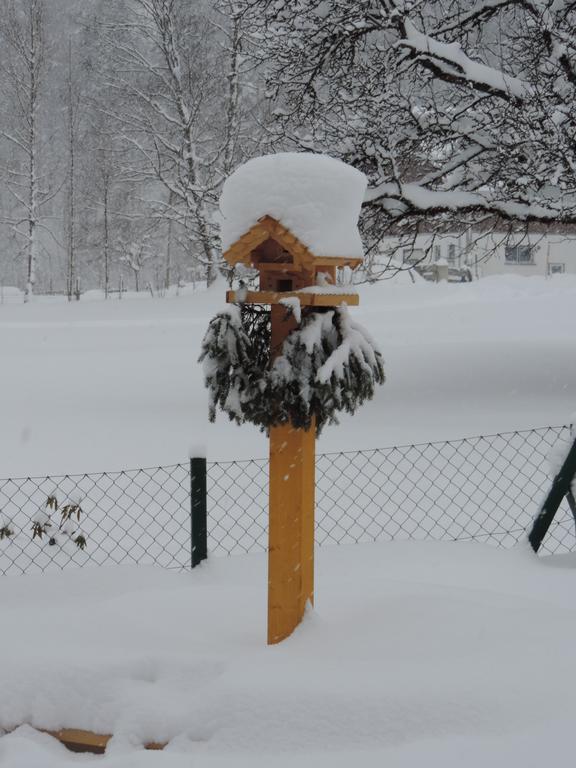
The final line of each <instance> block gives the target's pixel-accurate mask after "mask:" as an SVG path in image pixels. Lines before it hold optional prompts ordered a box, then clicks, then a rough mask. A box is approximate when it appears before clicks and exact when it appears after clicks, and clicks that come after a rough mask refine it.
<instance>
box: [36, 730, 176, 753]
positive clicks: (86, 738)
mask: <svg viewBox="0 0 576 768" xmlns="http://www.w3.org/2000/svg"><path fill="white" fill-rule="evenodd" d="M36 730H38V731H40V732H41V733H47V734H48V735H49V736H53V737H54V738H55V739H58V741H59V742H61V743H62V744H64V746H65V747H67V748H68V749H70V750H71V751H72V752H92V753H93V754H103V753H104V752H105V751H106V747H107V746H108V742H109V741H110V739H111V738H112V736H111V735H109V734H102V733H94V732H93V731H84V730H82V729H80V728H61V729H60V730H57V731H51V730H48V729H46V728H37V729H36ZM165 746H166V744H160V743H157V742H150V743H148V744H145V745H144V749H148V750H161V749H164V747H165Z"/></svg>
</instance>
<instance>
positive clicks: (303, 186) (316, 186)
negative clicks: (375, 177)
mask: <svg viewBox="0 0 576 768" xmlns="http://www.w3.org/2000/svg"><path fill="white" fill-rule="evenodd" d="M366 186H367V180H366V177H365V176H364V174H363V173H361V172H360V171H357V170H356V169H355V168H352V167H351V166H350V165H347V164H346V163H342V162H341V161H340V160H335V159H334V158H332V157H328V155H315V154H312V153H308V152H301V153H296V152H283V153H279V154H276V155H266V156H264V157H257V158H254V159H253V160H249V161H248V162H247V163H245V164H244V165H241V166H240V167H239V168H237V169H236V170H235V171H234V173H233V174H232V175H231V176H230V177H229V178H228V179H227V180H226V182H225V183H224V188H223V190H222V196H221V197H220V211H221V213H222V232H221V234H222V248H223V250H224V251H226V250H227V249H228V248H229V247H230V246H231V245H233V244H234V243H235V242H236V241H237V240H238V239H239V238H240V237H241V236H242V235H244V234H245V233H246V232H248V230H249V229H250V228H251V227H253V226H254V224H256V222H257V221H258V219H260V218H262V217H263V216H266V215H268V216H272V217H273V218H274V219H276V220H277V221H279V222H280V223H281V224H283V225H284V226H285V227H286V228H287V229H289V230H290V231H291V232H292V234H293V235H295V236H296V237H297V238H298V239H299V240H300V242H301V243H303V244H304V245H305V246H307V247H308V248H309V250H310V251H312V253H313V254H314V255H315V256H345V257H347V258H357V257H359V258H362V256H363V248H362V241H361V239H360V234H359V232H358V216H359V214H360V206H361V205H362V200H363V198H364V193H365V191H366Z"/></svg>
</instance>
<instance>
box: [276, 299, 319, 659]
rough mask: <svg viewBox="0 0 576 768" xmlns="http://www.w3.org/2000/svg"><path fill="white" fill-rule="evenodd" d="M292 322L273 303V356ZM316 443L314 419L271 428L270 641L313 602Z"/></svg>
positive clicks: (291, 628)
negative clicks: (306, 426)
mask: <svg viewBox="0 0 576 768" xmlns="http://www.w3.org/2000/svg"><path fill="white" fill-rule="evenodd" d="M295 327H296V321H295V319H294V316H293V315H289V316H288V317H287V316H286V313H285V311H284V308H283V307H282V306H279V305H273V306H272V341H271V345H272V349H271V356H272V358H274V357H275V356H276V355H277V354H278V353H279V352H280V350H281V348H282V343H283V341H284V339H285V338H286V337H287V335H288V334H289V333H290V331H291V330H293V329H294V328H295ZM315 443H316V428H315V424H314V423H313V424H312V425H311V427H310V429H309V430H303V429H296V428H295V427H293V426H292V425H291V424H284V425H281V426H278V427H272V428H271V429H270V515H269V529H268V537H269V546H268V644H269V645H272V644H275V643H279V642H281V641H282V640H284V639H285V638H287V637H288V636H289V635H291V634H292V632H293V631H294V630H295V629H296V627H297V626H298V624H299V623H300V622H301V621H302V617H303V616H304V612H305V610H306V605H307V604H308V603H311V604H313V602H314V490H315V458H314V453H315Z"/></svg>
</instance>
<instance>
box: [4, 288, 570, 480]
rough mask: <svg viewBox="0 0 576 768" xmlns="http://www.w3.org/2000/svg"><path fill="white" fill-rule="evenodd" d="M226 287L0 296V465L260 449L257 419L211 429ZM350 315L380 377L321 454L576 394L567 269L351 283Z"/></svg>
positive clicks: (540, 420) (485, 425)
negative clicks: (105, 297) (212, 324)
mask: <svg viewBox="0 0 576 768" xmlns="http://www.w3.org/2000/svg"><path fill="white" fill-rule="evenodd" d="M224 294H225V285H223V284H219V285H215V286H214V287H212V288H211V289H210V290H209V291H205V290H203V291H198V292H196V293H189V294H187V295H181V296H180V297H178V298H176V297H174V298H166V299H151V298H149V297H148V298H146V297H145V296H143V295H142V296H140V297H139V298H138V299H134V298H132V299H126V300H123V301H118V300H112V301H108V302H103V301H81V302H79V303H72V304H70V305H69V304H68V303H67V302H66V301H59V300H54V301H46V300H39V301H38V302H37V303H34V304H32V305H29V306H23V305H14V304H5V305H0V361H1V365H2V369H1V378H0V387H1V391H2V397H1V398H0V427H1V428H0V477H9V476H22V475H24V476H28V475H43V474H46V473H72V472H91V471H99V470H103V469H122V468H126V467H137V466H153V465H159V464H170V463H175V462H181V461H186V458H187V456H188V451H189V449H190V447H191V446H203V447H205V448H206V449H207V452H208V456H209V458H212V459H225V458H246V457H262V456H266V455H267V441H266V439H265V437H264V436H263V435H262V434H260V433H259V432H258V430H257V429H256V428H253V427H250V426H244V427H241V428H240V427H237V426H235V425H234V424H231V423H229V422H227V421H226V419H225V417H219V418H218V420H217V423H216V424H215V425H208V423H207V410H208V401H207V395H206V392H205V390H204V387H203V382H202V370H201V366H200V365H198V364H197V362H196V361H197V358H198V355H199V351H200V342H201V339H202V336H203V334H204V332H205V330H206V326H207V324H208V321H209V319H210V318H211V317H212V316H213V315H214V314H215V313H216V312H217V311H218V310H219V309H220V308H221V307H222V306H223V303H224ZM360 301H361V306H360V307H358V308H353V309H351V314H352V317H353V318H355V319H357V320H358V321H359V322H360V323H362V325H364V326H365V327H366V328H367V329H368V331H369V332H370V333H371V334H372V335H373V336H374V337H375V339H376V341H377V342H378V343H379V345H380V347H381V349H382V352H383V354H384V361H385V370H386V376H387V382H386V384H385V385H384V386H383V387H381V388H379V391H378V392H377V394H376V398H375V400H374V401H373V402H372V403H369V404H367V405H365V406H363V408H362V409H361V410H360V411H359V412H358V414H356V416H355V417H354V418H353V419H350V418H347V417H342V423H341V426H340V427H336V428H333V427H329V428H326V430H325V432H324V434H323V436H322V438H321V439H320V441H319V444H318V450H319V451H328V450H330V451H334V450H336V451H337V450H354V449H361V448H376V447H385V446H390V445H395V444H405V443H410V442H423V441H428V440H442V439H449V438H457V437H463V436H466V435H474V434H482V433H483V434H486V433H491V432H498V431H506V430H510V429H523V428H529V427H533V426H544V425H550V424H554V425H555V424H562V423H565V420H566V418H567V416H568V414H570V413H571V412H572V411H574V408H575V406H576V334H575V333H574V329H575V328H576V278H574V277H570V276H568V275H565V276H560V275H559V276H554V277H553V278H552V279H550V280H545V279H543V278H515V277H513V276H508V277H500V278H487V279H484V280H480V281H479V282H477V283H470V284H462V285H447V284H443V285H442V284H440V285H435V284H431V283H426V282H423V281H420V282H418V283H417V284H415V285H413V284H412V283H411V281H410V279H409V277H408V276H407V275H405V274H404V275H402V276H401V279H397V280H389V281H384V282H382V283H378V284H376V285H373V286H360Z"/></svg>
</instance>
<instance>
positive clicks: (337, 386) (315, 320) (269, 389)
mask: <svg viewBox="0 0 576 768" xmlns="http://www.w3.org/2000/svg"><path fill="white" fill-rule="evenodd" d="M287 311H289V310H287ZM200 361H201V362H202V363H203V365H204V376H205V383H206V386H207V388H208V390H209V393H210V406H209V418H210V420H211V421H214V420H215V418H216V411H217V410H218V408H220V409H221V410H222V411H224V413H226V414H227V415H228V417H229V418H230V419H231V420H232V421H235V422H236V423H237V424H243V423H245V422H249V423H252V424H256V425H257V426H259V427H260V428H261V429H263V430H267V429H269V428H270V427H272V426H278V425H281V424H288V423H291V424H292V425H293V426H294V427H296V428H299V429H309V428H310V426H311V424H312V423H313V421H315V424H316V430H317V433H318V434H319V433H320V432H321V431H322V429H323V427H324V426H325V425H326V424H337V423H338V413H340V412H341V411H345V412H347V413H351V414H352V413H354V412H355V411H356V409H357V408H358V407H359V406H360V405H362V403H364V402H365V401H366V400H370V399H371V398H372V397H373V395H374V391H375V387H376V385H377V384H383V383H384V380H385V377H384V366H383V360H382V355H381V353H380V351H379V350H378V348H377V346H376V344H375V342H374V340H373V339H372V338H371V337H370V336H369V334H368V333H367V332H366V331H365V330H364V329H363V328H362V327H361V326H359V325H358V324H357V323H355V322H353V321H352V319H351V318H350V315H349V314H348V311H347V309H346V308H345V307H341V308H338V309H329V310H324V311H322V310H318V309H314V310H306V312H305V313H303V316H302V320H301V323H300V324H299V327H298V328H297V329H296V330H294V331H292V333H290V334H289V336H288V337H287V339H286V340H285V342H284V344H283V347H282V350H281V354H279V355H278V356H277V357H275V358H274V360H271V357H270V313H269V312H267V311H264V310H262V309H258V308H256V307H251V306H247V305H242V306H235V305H230V306H229V307H227V308H226V310H224V311H223V312H221V313H219V314H218V315H216V317H214V318H213V319H212V320H211V322H210V325H209V326H208V330H207V332H206V335H205V337H204V340H203V342H202V351H201V355H200Z"/></svg>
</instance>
